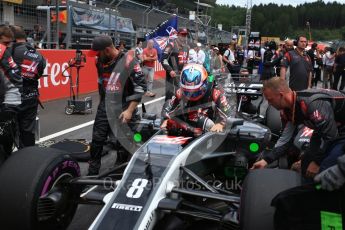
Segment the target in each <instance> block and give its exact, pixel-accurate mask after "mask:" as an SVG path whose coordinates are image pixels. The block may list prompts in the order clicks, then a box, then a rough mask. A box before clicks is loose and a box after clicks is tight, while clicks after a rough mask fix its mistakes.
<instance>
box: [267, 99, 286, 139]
mask: <svg viewBox="0 0 345 230" xmlns="http://www.w3.org/2000/svg"><path fill="white" fill-rule="evenodd" d="M266 126H267V127H268V128H270V130H271V132H272V133H274V134H276V135H279V133H280V130H281V127H282V123H281V119H280V113H279V111H278V110H277V109H275V108H274V107H273V106H271V105H269V106H268V107H267V110H266Z"/></svg>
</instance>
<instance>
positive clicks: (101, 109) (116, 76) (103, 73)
mask: <svg viewBox="0 0 345 230" xmlns="http://www.w3.org/2000/svg"><path fill="white" fill-rule="evenodd" d="M131 57H134V52H131V51H129V52H127V54H124V53H119V55H118V56H117V57H116V58H115V59H114V60H112V61H111V62H109V63H106V64H104V63H101V62H100V61H99V60H98V61H97V63H96V67H97V71H98V83H99V84H98V86H99V93H100V98H101V99H100V103H99V105H98V109H97V114H96V118H95V123H94V126H93V132H92V143H91V149H90V154H91V159H90V161H89V164H90V167H89V175H95V174H98V172H99V169H100V167H101V156H102V151H103V145H104V144H105V142H106V140H107V138H108V135H111V133H112V132H111V128H110V125H111V124H112V123H111V121H110V120H109V116H108V115H107V109H106V98H107V99H108V97H107V95H106V92H107V94H108V92H109V93H110V92H111V91H113V90H115V91H118V90H121V92H119V94H120V95H121V98H120V99H119V101H117V102H116V106H117V108H119V110H122V111H124V110H126V109H127V108H128V106H129V104H130V102H131V101H138V102H140V101H141V97H142V95H143V94H144V92H145V91H146V82H145V78H144V74H143V72H142V70H141V68H140V64H139V62H138V60H136V59H135V58H131ZM117 69H118V70H117ZM117 71H120V72H117ZM127 74H128V79H127ZM122 76H123V77H122ZM123 79H126V80H125V81H126V82H122V81H121V80H123ZM122 90H123V91H122ZM121 104H122V105H121ZM109 112H111V111H108V113H109ZM118 115H119V114H118ZM115 119H116V118H115ZM136 119H139V117H138V115H137V109H136V111H134V112H133V114H132V121H134V120H136ZM127 157H128V156H127ZM117 160H118V159H117Z"/></svg>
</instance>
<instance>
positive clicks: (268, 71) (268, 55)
mask: <svg viewBox="0 0 345 230" xmlns="http://www.w3.org/2000/svg"><path fill="white" fill-rule="evenodd" d="M276 49H277V44H276V42H275V41H273V40H272V41H270V42H268V43H267V50H266V51H265V53H264V62H263V70H262V74H261V77H260V79H261V80H268V79H270V78H272V77H275V76H276V72H275V69H274V67H275V66H276V65H277V64H278V63H280V60H281V59H279V56H278V55H277V53H276Z"/></svg>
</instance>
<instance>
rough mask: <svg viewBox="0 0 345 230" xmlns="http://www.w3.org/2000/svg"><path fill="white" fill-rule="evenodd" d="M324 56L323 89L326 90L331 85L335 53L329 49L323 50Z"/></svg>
mask: <svg viewBox="0 0 345 230" xmlns="http://www.w3.org/2000/svg"><path fill="white" fill-rule="evenodd" d="M325 51H326V53H325V55H324V56H323V68H324V69H323V88H325V89H328V82H329V88H331V87H332V85H333V66H334V60H335V52H334V50H333V49H331V48H330V47H326V48H325Z"/></svg>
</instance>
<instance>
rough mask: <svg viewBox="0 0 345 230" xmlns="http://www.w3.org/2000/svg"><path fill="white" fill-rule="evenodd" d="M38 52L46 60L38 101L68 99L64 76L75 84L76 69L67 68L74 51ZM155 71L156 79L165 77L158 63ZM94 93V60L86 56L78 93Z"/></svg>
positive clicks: (95, 84) (66, 81) (68, 84)
mask: <svg viewBox="0 0 345 230" xmlns="http://www.w3.org/2000/svg"><path fill="white" fill-rule="evenodd" d="M39 52H40V53H41V54H42V55H43V56H44V57H45V58H46V60H47V67H46V69H45V71H44V72H45V73H44V74H46V75H48V76H47V77H42V78H41V79H40V81H39V83H40V84H39V89H40V94H41V96H40V100H41V101H49V100H54V99H61V98H67V97H69V95H70V82H69V77H65V76H72V79H73V83H74V84H75V80H76V72H77V71H76V68H75V67H72V68H69V65H68V62H69V61H70V60H71V59H73V58H74V57H75V56H76V53H75V50H39ZM86 52H87V51H83V53H84V54H87V53H86ZM155 70H156V72H155V77H156V78H157V77H163V76H165V72H164V71H162V70H163V68H162V66H161V65H160V64H159V63H156V65H155ZM62 73H64V75H65V76H63V75H62ZM74 89H75V88H74ZM94 91H97V70H96V66H95V58H93V57H88V56H87V55H86V63H85V64H84V67H82V68H81V69H80V73H79V93H80V94H86V93H90V92H94Z"/></svg>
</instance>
